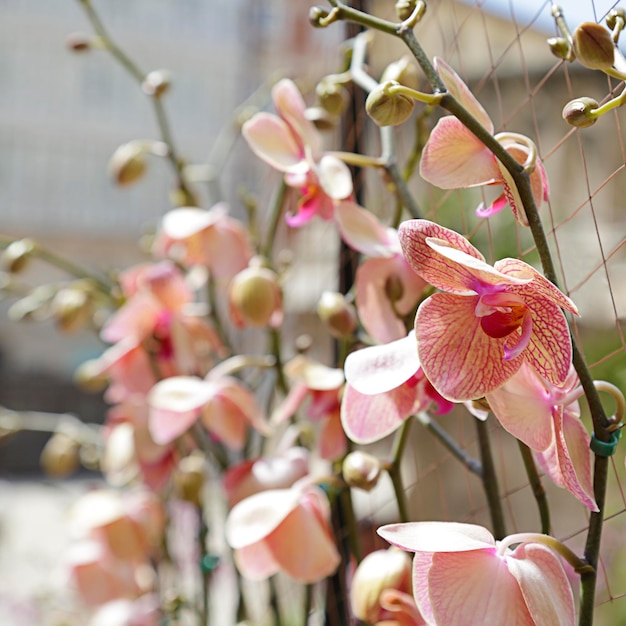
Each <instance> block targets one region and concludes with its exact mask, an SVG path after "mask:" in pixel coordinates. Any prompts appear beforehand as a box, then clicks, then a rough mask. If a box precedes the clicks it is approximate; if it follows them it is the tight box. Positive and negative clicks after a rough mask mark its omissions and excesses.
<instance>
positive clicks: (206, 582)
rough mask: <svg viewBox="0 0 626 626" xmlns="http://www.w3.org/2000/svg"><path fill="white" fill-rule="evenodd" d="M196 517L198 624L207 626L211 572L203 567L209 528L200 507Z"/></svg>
mask: <svg viewBox="0 0 626 626" xmlns="http://www.w3.org/2000/svg"><path fill="white" fill-rule="evenodd" d="M198 516H199V518H200V530H199V532H198V543H199V544H200V580H201V581H202V594H201V596H202V601H201V602H202V603H201V606H200V624H201V626H208V624H209V600H210V598H209V595H210V586H211V572H209V571H208V570H207V569H206V568H205V567H204V560H205V558H206V557H207V556H208V550H207V540H208V538H209V527H208V525H207V523H206V520H205V519H204V512H203V510H202V506H199V507H198Z"/></svg>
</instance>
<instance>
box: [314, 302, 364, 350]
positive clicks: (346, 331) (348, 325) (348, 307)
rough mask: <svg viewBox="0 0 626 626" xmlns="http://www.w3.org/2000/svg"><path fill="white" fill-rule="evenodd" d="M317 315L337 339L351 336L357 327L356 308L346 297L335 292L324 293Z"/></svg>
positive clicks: (318, 305)
mask: <svg viewBox="0 0 626 626" xmlns="http://www.w3.org/2000/svg"><path fill="white" fill-rule="evenodd" d="M317 314H318V315H319V318H320V319H321V320H322V322H324V324H326V326H327V328H328V331H329V332H330V334H331V335H332V336H333V337H336V338H337V339H341V338H342V337H345V336H346V335H350V334H351V333H353V332H354V330H355V329H356V327H357V317H356V311H355V309H354V306H353V305H352V304H350V303H349V302H348V301H347V300H346V298H345V296H344V295H342V294H340V293H337V292H334V291H325V292H324V293H322V295H321V297H320V299H319V302H318V304H317Z"/></svg>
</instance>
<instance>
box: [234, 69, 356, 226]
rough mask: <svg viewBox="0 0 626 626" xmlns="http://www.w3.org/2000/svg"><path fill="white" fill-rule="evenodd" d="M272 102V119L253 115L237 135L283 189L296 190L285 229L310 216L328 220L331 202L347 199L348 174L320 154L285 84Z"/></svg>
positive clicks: (292, 89)
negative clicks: (294, 204) (282, 177)
mask: <svg viewBox="0 0 626 626" xmlns="http://www.w3.org/2000/svg"><path fill="white" fill-rule="evenodd" d="M272 100H273V102H274V108H275V109H276V113H278V115H273V114H271V113H257V114H256V115H254V116H253V117H252V118H251V119H249V120H248V121H247V122H246V123H245V124H244V125H243V128H242V133H243V136H244V138H245V139H246V141H247V142H248V145H249V146H250V148H251V149H252V151H253V152H254V153H255V154H256V155H257V156H258V157H259V158H260V159H262V160H263V161H265V162H266V163H268V164H269V165H270V166H272V167H273V168H275V169H277V170H278V171H280V172H283V173H284V174H285V183H286V184H287V185H289V186H290V187H295V188H297V189H299V190H300V193H301V194H302V199H301V200H300V202H299V203H298V212H297V213H296V214H295V215H288V216H287V223H288V224H289V225H290V226H293V227H297V226H302V225H303V224H305V223H306V222H308V221H310V220H311V219H312V218H313V217H314V216H316V215H318V216H319V217H321V218H322V219H325V220H331V219H332V218H333V213H334V204H335V202H336V201H338V200H344V199H346V198H348V197H349V196H351V195H352V175H351V174H350V170H349V168H348V166H347V165H346V164H345V163H344V162H343V161H340V160H339V159H338V158H337V157H334V156H332V155H330V154H326V155H325V154H324V153H323V152H322V149H321V146H322V138H321V136H320V134H319V132H318V130H317V129H316V128H315V126H314V125H313V123H312V122H310V121H309V120H308V119H307V117H306V105H305V103H304V100H303V98H302V95H301V94H300V92H299V91H298V88H297V87H296V85H295V84H294V83H293V82H292V81H291V80H288V79H283V80H281V81H279V82H278V83H276V85H274V88H273V89H272Z"/></svg>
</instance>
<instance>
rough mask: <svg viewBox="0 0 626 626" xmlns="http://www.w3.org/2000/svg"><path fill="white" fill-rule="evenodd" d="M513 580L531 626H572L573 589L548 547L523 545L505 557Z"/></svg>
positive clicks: (573, 619) (574, 613) (573, 614)
mask: <svg viewBox="0 0 626 626" xmlns="http://www.w3.org/2000/svg"><path fill="white" fill-rule="evenodd" d="M505 560H506V564H507V567H508V569H509V571H510V572H511V574H512V575H513V576H514V577H515V578H516V580H517V582H518V584H519V587H520V589H521V592H522V596H523V597H524V601H525V602H526V606H527V607H528V611H529V612H530V614H531V616H532V618H533V620H534V622H533V623H534V624H550V626H574V624H575V623H576V610H575V608H574V597H573V595H572V588H571V587H570V584H569V581H568V579H567V576H566V574H565V571H564V569H563V566H562V565H561V561H560V560H559V557H558V556H557V555H556V554H555V553H554V552H552V551H551V550H550V549H549V548H548V547H547V546H544V545H542V544H539V543H526V544H521V545H520V546H518V547H517V548H516V549H515V551H514V552H513V553H512V554H510V555H507V556H506V557H505Z"/></svg>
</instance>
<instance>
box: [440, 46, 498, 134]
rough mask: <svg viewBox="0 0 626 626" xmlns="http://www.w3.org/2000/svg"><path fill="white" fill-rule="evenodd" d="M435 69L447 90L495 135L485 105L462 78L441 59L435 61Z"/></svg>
mask: <svg viewBox="0 0 626 626" xmlns="http://www.w3.org/2000/svg"><path fill="white" fill-rule="evenodd" d="M433 61H434V65H435V69H436V70H437V72H438V73H439V76H440V77H441V80H442V81H443V84H444V85H445V86H446V89H447V90H448V91H449V92H450V94H451V95H452V96H454V97H455V98H456V99H457V100H458V101H459V102H460V103H461V104H462V105H463V108H465V109H467V111H468V112H469V113H471V114H472V116H473V117H475V118H476V120H477V121H478V122H479V123H480V125H481V126H483V127H484V128H485V129H486V130H488V131H489V133H491V134H493V131H494V128H493V122H492V121H491V118H490V117H489V115H487V112H486V111H485V109H484V108H483V105H482V104H480V102H478V100H477V99H476V97H475V96H474V94H473V93H472V92H471V91H470V90H469V88H468V86H467V85H466V84H465V83H464V82H463V80H461V78H460V76H459V75H458V74H457V73H456V72H455V71H454V70H453V69H452V68H451V67H450V66H449V65H448V64H447V63H446V62H445V61H444V60H443V59H441V58H439V57H435V58H434V59H433Z"/></svg>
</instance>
